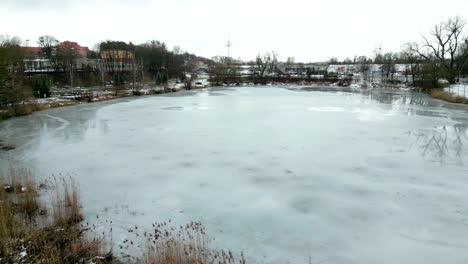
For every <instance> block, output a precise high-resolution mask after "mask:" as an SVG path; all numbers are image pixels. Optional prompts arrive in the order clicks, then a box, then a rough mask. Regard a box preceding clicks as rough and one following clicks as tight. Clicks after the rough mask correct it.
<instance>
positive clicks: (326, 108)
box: [308, 106, 346, 112]
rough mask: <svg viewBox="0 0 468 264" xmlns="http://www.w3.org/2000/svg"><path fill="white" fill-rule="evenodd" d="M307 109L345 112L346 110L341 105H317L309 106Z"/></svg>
mask: <svg viewBox="0 0 468 264" xmlns="http://www.w3.org/2000/svg"><path fill="white" fill-rule="evenodd" d="M308 110H309V111H314V112H345V111H346V110H345V109H344V108H341V107H332V106H319V107H310V108H309V109H308Z"/></svg>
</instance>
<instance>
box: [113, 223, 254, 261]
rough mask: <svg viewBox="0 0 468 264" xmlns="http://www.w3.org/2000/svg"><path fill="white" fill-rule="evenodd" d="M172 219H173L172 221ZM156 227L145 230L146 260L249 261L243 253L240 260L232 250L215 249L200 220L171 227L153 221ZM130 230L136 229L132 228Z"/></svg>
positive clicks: (126, 243)
mask: <svg viewBox="0 0 468 264" xmlns="http://www.w3.org/2000/svg"><path fill="white" fill-rule="evenodd" d="M169 223H170V221H169ZM153 227H154V231H153V232H150V233H147V232H144V233H143V237H145V238H146V240H147V243H146V249H145V252H144V256H143V260H142V262H143V263H145V264H208V263H216V264H234V263H240V264H245V263H246V262H245V258H244V256H243V254H241V257H240V259H239V261H236V258H235V257H234V255H233V254H232V253H231V251H224V250H212V249H210V247H209V243H210V239H209V238H208V236H207V233H206V230H205V228H204V226H203V225H202V224H201V223H200V222H191V223H189V224H186V225H185V226H179V227H171V226H170V225H169V224H168V223H166V222H163V223H155V224H153ZM129 232H130V233H134V232H136V230H133V229H131V230H129ZM133 245H134V243H133V241H129V240H125V241H124V242H123V245H121V248H125V249H128V248H129V247H130V246H133Z"/></svg>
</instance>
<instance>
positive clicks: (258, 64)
mask: <svg viewBox="0 0 468 264" xmlns="http://www.w3.org/2000/svg"><path fill="white" fill-rule="evenodd" d="M277 63H278V59H277V54H276V53H275V52H274V51H273V52H267V53H265V54H263V55H260V54H259V55H257V58H256V59H255V64H254V74H255V77H256V80H257V81H258V82H260V83H262V84H265V83H266V75H267V74H270V75H271V74H273V73H275V72H276V71H277V69H276V67H277Z"/></svg>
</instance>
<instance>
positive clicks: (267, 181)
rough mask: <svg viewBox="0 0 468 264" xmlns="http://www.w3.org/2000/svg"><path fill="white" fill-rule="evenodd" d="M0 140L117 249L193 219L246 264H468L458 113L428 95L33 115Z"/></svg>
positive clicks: (244, 96) (276, 98) (202, 94)
mask: <svg viewBox="0 0 468 264" xmlns="http://www.w3.org/2000/svg"><path fill="white" fill-rule="evenodd" d="M0 139H3V140H4V141H6V142H8V143H14V144H16V145H17V147H18V148H17V149H16V150H13V151H9V152H0V162H1V163H0V165H1V166H2V168H6V167H7V166H8V164H9V163H12V164H16V165H17V166H25V167H29V168H32V169H33V170H34V171H35V172H36V174H37V175H40V176H41V177H45V176H49V175H52V174H55V175H57V174H60V173H61V174H63V175H65V174H72V175H74V176H75V177H76V178H77V181H78V182H79V184H80V188H81V193H82V201H83V204H84V207H85V212H86V215H87V218H88V221H92V222H94V223H97V224H98V225H100V226H104V225H105V221H104V219H106V220H112V221H113V223H114V234H113V239H114V241H116V243H118V242H119V241H121V240H122V239H124V238H125V237H126V236H127V235H128V233H127V232H126V231H125V229H126V228H128V227H131V226H134V225H135V224H136V225H138V226H140V227H141V228H144V229H147V230H150V229H151V223H152V222H154V221H164V220H168V219H173V221H175V222H176V223H186V222H187V221H191V220H197V221H198V220H199V221H201V222H203V223H204V224H205V225H206V227H207V229H208V231H209V233H210V235H212V236H214V237H216V242H215V243H214V245H215V246H217V247H221V248H228V249H231V250H233V251H234V252H240V251H244V253H245V254H246V256H247V258H248V260H249V263H309V260H310V262H311V263H347V264H349V263H369V264H374V263H400V264H401V263H408V264H410V263H411V264H415V263H424V264H427V263H468V151H467V150H468V147H467V143H468V108H467V107H466V106H454V105H450V104H444V103H441V102H438V101H434V100H432V99H429V98H427V97H426V96H425V95H420V94H416V95H411V94H410V93H409V92H404V91H402V92H379V91H375V92H373V93H364V94H363V93H350V92H330V91H328V92H327V91H307V90H299V89H297V90H288V89H283V88H275V87H270V88H248V87H244V88H236V89H211V90H203V91H195V92H185V93H177V94H169V95H164V96H153V97H142V98H136V99H135V98H131V99H123V100H118V101H113V102H105V103H97V104H86V105H79V106H75V107H68V108H63V109H51V110H47V111H42V112H37V113H35V114H33V115H31V116H27V117H21V118H15V119H11V120H7V121H4V122H1V123H0ZM96 215H99V219H97V218H96ZM116 230H117V231H116Z"/></svg>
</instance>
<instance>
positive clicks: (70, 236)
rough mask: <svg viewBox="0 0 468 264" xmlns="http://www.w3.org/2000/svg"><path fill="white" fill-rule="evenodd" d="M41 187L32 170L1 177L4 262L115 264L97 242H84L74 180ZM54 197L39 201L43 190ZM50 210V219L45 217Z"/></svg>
mask: <svg viewBox="0 0 468 264" xmlns="http://www.w3.org/2000/svg"><path fill="white" fill-rule="evenodd" d="M49 182H51V183H53V184H50V185H47V184H41V185H40V186H41V188H39V187H40V186H39V185H38V184H37V183H36V181H35V180H34V177H33V176H32V174H31V173H30V171H28V170H25V169H13V168H10V169H8V171H7V172H6V173H4V174H1V175H0V187H1V188H0V259H1V263H52V264H54V263H57V264H59V263H112V262H113V261H114V258H113V257H112V254H110V253H108V254H103V253H102V251H103V250H102V246H101V241H100V240H99V239H85V238H84V236H83V234H84V233H85V232H87V230H86V229H83V228H81V227H79V226H78V223H79V222H80V221H81V212H80V206H79V191H78V186H77V184H76V183H75V182H74V180H73V179H72V178H64V179H54V180H53V181H49ZM45 188H47V189H48V191H49V192H50V193H51V194H52V195H51V196H50V198H49V200H45V201H44V202H45V203H46V204H48V205H49V206H44V205H43V204H42V202H41V201H42V200H41V199H40V194H41V191H42V189H45ZM49 210H50V211H51V212H52V214H51V215H49V214H48V213H47V212H48V211H49Z"/></svg>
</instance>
